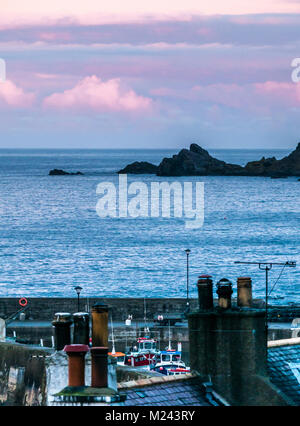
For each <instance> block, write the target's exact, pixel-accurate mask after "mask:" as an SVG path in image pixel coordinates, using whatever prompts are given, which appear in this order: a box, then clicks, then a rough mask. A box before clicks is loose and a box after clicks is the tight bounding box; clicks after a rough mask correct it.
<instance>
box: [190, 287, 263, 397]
mask: <svg viewBox="0 0 300 426" xmlns="http://www.w3.org/2000/svg"><path fill="white" fill-rule="evenodd" d="M218 284H220V282H219V283H218ZM201 285H202V280H201ZM198 289H199V284H198ZM231 292H232V289H231V283H230V282H228V281H227V280H226V281H225V282H224V281H223V280H221V284H220V285H219V286H218V290H217V293H218V295H219V306H218V307H216V308H214V307H211V309H210V310H209V309H207V306H209V305H211V303H210V304H206V303H203V300H200V297H202V296H203V293H204V294H206V293H205V292H202V291H201V292H199V310H198V311H195V312H192V313H190V314H189V315H188V321H189V342H190V365H191V370H194V371H197V372H198V373H199V375H200V376H201V377H202V378H203V380H209V381H212V383H213V387H214V389H215V390H216V391H217V392H218V393H219V394H221V395H222V396H223V397H224V398H225V399H226V400H227V401H228V402H229V403H230V404H232V405H259V404H260V403H261V400H262V398H263V397H264V395H262V393H260V392H254V391H253V389H256V387H258V386H259V385H258V383H260V384H261V383H264V382H265V380H266V377H267V347H266V332H265V310H264V309H254V308H252V307H251V308H248V307H247V308H243V307H238V306H233V305H232V306H231V307H230V305H231ZM204 300H206V298H204ZM220 307H221V308H223V309H220ZM229 307H230V309H229ZM224 308H226V309H224Z"/></svg>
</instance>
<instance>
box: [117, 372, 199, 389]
mask: <svg viewBox="0 0 300 426" xmlns="http://www.w3.org/2000/svg"><path fill="white" fill-rule="evenodd" d="M196 377H199V375H198V374H197V373H195V372H192V373H186V374H181V375H178V376H165V375H163V374H162V377H158V376H155V377H150V378H147V379H138V380H130V381H129V382H121V383H118V389H129V388H136V387H141V386H152V385H154V384H155V385H156V384H159V383H166V382H174V381H178V382H179V381H183V380H188V379H192V378H196Z"/></svg>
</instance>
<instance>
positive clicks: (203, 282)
mask: <svg viewBox="0 0 300 426" xmlns="http://www.w3.org/2000/svg"><path fill="white" fill-rule="evenodd" d="M197 287H198V301H199V309H200V310H210V309H212V308H213V305H214V303H213V282H212V279H211V276H210V275H200V276H199V279H198V283H197Z"/></svg>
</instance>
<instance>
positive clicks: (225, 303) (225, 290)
mask: <svg viewBox="0 0 300 426" xmlns="http://www.w3.org/2000/svg"><path fill="white" fill-rule="evenodd" d="M217 288H218V289H217V294H218V296H219V300H218V304H219V308H222V309H229V308H231V295H232V293H233V291H232V284H231V282H230V281H229V280H228V279H227V278H222V279H221V280H220V281H219V282H218V283H217Z"/></svg>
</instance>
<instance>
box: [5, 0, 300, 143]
mask: <svg viewBox="0 0 300 426" xmlns="http://www.w3.org/2000/svg"><path fill="white" fill-rule="evenodd" d="M46 3H47V4H46ZM202 3H203V4H202ZM299 24H300V0H299V1H298V0H284V1H282V0H272V1H271V0H260V1H255V0H252V1H243V0H227V1H225V0H223V1H221V0H211V1H209V2H199V1H198V0H197V1H196V0H185V1H184V2H183V1H182V0H172V1H170V0H168V1H166V0H160V1H159V0H152V2H146V1H142V0H139V1H137V0H127V1H126V2H124V0H122V1H117V0H110V1H109V2H107V3H106V4H102V2H99V0H85V1H84V2H79V1H78V2H74V0H72V1H70V0H52V1H51V2H41V1H37V0H27V1H26V2H24V0H9V1H8V0H0V59H3V60H4V61H5V64H6V80H5V81H2V82H1V81H0V129H1V133H0V148H174V149H175V148H182V147H186V146H188V145H189V144H190V143H192V142H196V143H198V144H200V145H201V146H203V147H204V148H207V149H209V148H262V149H263V148H270V149H271V148H286V149H287V148H288V149H292V148H294V147H295V146H296V144H297V142H298V141H299V140H300V129H299V122H300V120H299V112H300V82H299V83H297V82H295V81H293V80H292V72H293V71H294V70H295V68H293V67H292V65H291V64H292V61H293V60H294V59H295V58H299V57H300V33H299V26H300V25H299ZM2 63H3V61H1V60H0V67H1V64H2ZM299 63H300V60H299ZM0 76H1V69H0ZM299 76H300V72H299Z"/></svg>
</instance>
